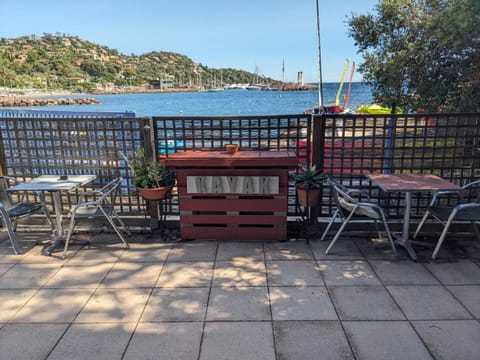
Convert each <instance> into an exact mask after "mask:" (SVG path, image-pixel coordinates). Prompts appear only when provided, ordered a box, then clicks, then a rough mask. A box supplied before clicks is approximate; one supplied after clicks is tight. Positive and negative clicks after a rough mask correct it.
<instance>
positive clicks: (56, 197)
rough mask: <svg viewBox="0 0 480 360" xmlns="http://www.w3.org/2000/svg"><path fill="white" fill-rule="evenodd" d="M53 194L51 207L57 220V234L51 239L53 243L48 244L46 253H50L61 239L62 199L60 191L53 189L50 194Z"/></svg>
mask: <svg viewBox="0 0 480 360" xmlns="http://www.w3.org/2000/svg"><path fill="white" fill-rule="evenodd" d="M52 195H53V196H52V197H53V209H54V211H55V220H56V222H57V234H56V236H55V239H54V241H53V244H52V245H50V246H49V247H48V249H47V254H48V255H51V254H52V252H53V251H54V250H55V249H56V248H57V247H58V246H59V245H60V243H61V242H62V240H63V225H62V200H61V197H60V191H55V192H53V194H52Z"/></svg>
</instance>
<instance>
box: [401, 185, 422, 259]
mask: <svg viewBox="0 0 480 360" xmlns="http://www.w3.org/2000/svg"><path fill="white" fill-rule="evenodd" d="M411 210H412V193H411V192H410V191H407V192H406V193H405V207H404V214H403V231H402V238H401V239H400V240H396V243H397V244H398V245H400V246H403V247H404V248H405V250H407V252H408V255H410V257H411V258H412V260H417V254H416V253H415V250H413V247H412V242H411V241H410V239H409V229H410V212H411Z"/></svg>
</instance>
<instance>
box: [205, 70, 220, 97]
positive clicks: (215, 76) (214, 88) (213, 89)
mask: <svg viewBox="0 0 480 360" xmlns="http://www.w3.org/2000/svg"><path fill="white" fill-rule="evenodd" d="M220 79H222V72H221V70H220ZM220 82H222V80H220ZM223 90H224V88H223V87H221V86H217V75H214V78H213V86H212V87H210V88H208V89H207V91H208V92H218V91H223Z"/></svg>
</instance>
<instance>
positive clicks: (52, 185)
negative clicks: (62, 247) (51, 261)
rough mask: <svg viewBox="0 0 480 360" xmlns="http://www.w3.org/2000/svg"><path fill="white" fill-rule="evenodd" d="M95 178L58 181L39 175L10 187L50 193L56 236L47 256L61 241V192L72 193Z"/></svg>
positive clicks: (85, 177) (83, 176)
mask: <svg viewBox="0 0 480 360" xmlns="http://www.w3.org/2000/svg"><path fill="white" fill-rule="evenodd" d="M96 178H97V177H96V176H95V175H68V178H66V179H64V178H62V179H60V177H59V176H58V175H41V176H39V177H36V178H34V179H31V180H28V181H25V182H22V183H20V184H17V185H15V186H12V187H11V188H10V189H9V191H45V192H50V193H52V198H53V209H54V211H55V220H56V236H55V239H54V242H53V244H52V245H50V246H49V247H48V249H47V253H48V255H51V253H52V252H53V250H55V248H56V247H57V246H58V245H59V244H60V242H61V241H62V240H63V226H62V220H63V216H62V197H61V192H62V191H72V190H75V189H77V188H79V187H82V186H84V185H87V184H89V183H91V182H92V181H93V180H95V179H96Z"/></svg>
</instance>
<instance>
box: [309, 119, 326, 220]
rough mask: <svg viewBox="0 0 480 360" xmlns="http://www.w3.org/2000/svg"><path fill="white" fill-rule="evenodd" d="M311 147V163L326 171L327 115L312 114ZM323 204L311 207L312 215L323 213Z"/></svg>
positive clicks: (315, 216)
mask: <svg viewBox="0 0 480 360" xmlns="http://www.w3.org/2000/svg"><path fill="white" fill-rule="evenodd" d="M310 129H311V130H310V134H311V138H310V149H311V155H310V156H311V160H312V161H311V165H316V166H317V169H319V170H321V171H322V172H324V151H325V115H324V114H323V113H322V114H312V118H311V126H310ZM320 199H323V186H322V187H321V188H320ZM321 213H322V211H321V206H320V209H319V207H318V206H317V207H314V208H310V217H311V218H313V219H316V218H317V217H318V216H319V214H321Z"/></svg>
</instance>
